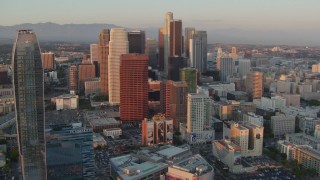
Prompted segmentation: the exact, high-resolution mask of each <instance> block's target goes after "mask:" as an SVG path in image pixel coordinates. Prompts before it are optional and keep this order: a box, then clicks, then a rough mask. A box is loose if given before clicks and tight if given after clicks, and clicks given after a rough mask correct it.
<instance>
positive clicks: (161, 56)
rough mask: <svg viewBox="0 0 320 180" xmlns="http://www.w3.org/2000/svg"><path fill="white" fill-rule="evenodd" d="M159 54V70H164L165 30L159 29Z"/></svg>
mask: <svg viewBox="0 0 320 180" xmlns="http://www.w3.org/2000/svg"><path fill="white" fill-rule="evenodd" d="M158 38H159V52H158V63H159V70H160V71H163V70H164V28H160V29H159V37H158Z"/></svg>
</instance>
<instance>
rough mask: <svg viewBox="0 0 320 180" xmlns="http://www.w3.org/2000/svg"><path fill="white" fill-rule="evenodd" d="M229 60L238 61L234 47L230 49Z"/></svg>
mask: <svg viewBox="0 0 320 180" xmlns="http://www.w3.org/2000/svg"><path fill="white" fill-rule="evenodd" d="M231 58H232V59H233V60H236V59H238V54H237V48H236V47H232V48H231Z"/></svg>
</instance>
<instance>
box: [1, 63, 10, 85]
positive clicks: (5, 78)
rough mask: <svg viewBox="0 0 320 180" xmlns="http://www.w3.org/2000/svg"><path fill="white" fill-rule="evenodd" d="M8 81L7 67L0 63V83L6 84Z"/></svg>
mask: <svg viewBox="0 0 320 180" xmlns="http://www.w3.org/2000/svg"><path fill="white" fill-rule="evenodd" d="M8 83H9V77H8V68H7V67H6V66H5V65H0V85H1V84H8Z"/></svg>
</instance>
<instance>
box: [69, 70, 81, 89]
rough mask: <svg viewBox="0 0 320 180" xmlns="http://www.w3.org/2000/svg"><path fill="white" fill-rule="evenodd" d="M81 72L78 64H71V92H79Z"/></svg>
mask: <svg viewBox="0 0 320 180" xmlns="http://www.w3.org/2000/svg"><path fill="white" fill-rule="evenodd" d="M78 83H79V71H78V66H77V65H76V64H71V65H70V67H69V90H70V91H74V92H76V93H77V92H78V89H79V84H78Z"/></svg>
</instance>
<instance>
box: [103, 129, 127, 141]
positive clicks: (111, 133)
mask: <svg viewBox="0 0 320 180" xmlns="http://www.w3.org/2000/svg"><path fill="white" fill-rule="evenodd" d="M103 134H104V135H105V136H110V137H112V138H113V139H117V138H119V136H121V135H122V130H121V129H120V128H109V129H104V130H103Z"/></svg>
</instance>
